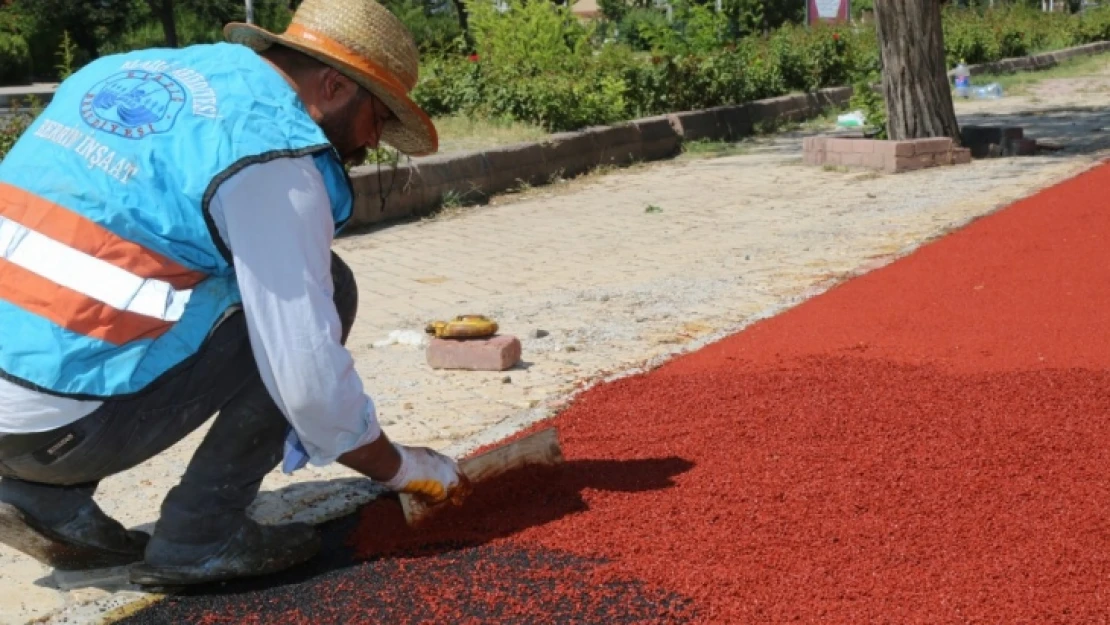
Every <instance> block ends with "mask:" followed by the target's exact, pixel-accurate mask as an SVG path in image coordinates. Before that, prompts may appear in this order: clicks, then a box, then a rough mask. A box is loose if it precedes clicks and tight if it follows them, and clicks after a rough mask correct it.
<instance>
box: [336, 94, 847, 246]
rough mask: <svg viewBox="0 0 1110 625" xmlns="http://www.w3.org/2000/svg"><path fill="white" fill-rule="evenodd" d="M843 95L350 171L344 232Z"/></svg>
mask: <svg viewBox="0 0 1110 625" xmlns="http://www.w3.org/2000/svg"><path fill="white" fill-rule="evenodd" d="M851 97H852V88H851V87H833V88H829V89H822V90H820V91H817V92H815V93H804V94H799V95H789V96H782V97H778V98H771V99H768V100H759V101H756V102H747V103H744V104H737V105H732V106H719V107H715V108H711V109H706V110H702V111H685V112H679V113H670V114H667V115H659V116H655V117H645V118H643V119H636V120H632V121H629V122H624V123H620V124H616V125H613V126H596V127H591V128H586V129H584V130H579V131H577V132H563V133H557V134H553V135H550V136H549V137H547V138H545V139H543V140H542V141H538V142H533V143H520V144H515V145H507V146H502V147H496V148H490V149H488V150H481V151H477V152H466V153H462V154H453V155H444V156H432V157H427V158H418V159H413V160H412V161H411V162H410V163H409V164H405V165H398V166H397V167H396V168H394V167H392V166H387V165H383V166H382V167H381V168H380V169H379V168H378V167H377V166H372V165H371V166H361V167H356V168H354V169H353V170H352V171H351V180H352V182H353V184H354V187H355V209H354V216H353V217H352V219H351V226H352V227H358V226H366V225H371V224H376V223H382V222H387V221H392V220H395V219H403V218H407V217H419V216H422V215H426V214H428V213H429V212H431V211H432V210H434V209H435V208H437V207H438V206H440V205H441V204H442V203H443V201H444V200H445V199H446V198H449V197H454V198H459V199H463V200H479V199H482V198H485V197H489V196H491V195H493V194H495V193H499V192H502V191H506V190H509V189H514V188H519V187H521V186H524V185H531V186H535V185H541V184H547V183H549V182H550V181H552V180H553V179H555V178H559V177H564V176H576V175H579V174H582V173H585V172H587V171H589V170H591V169H594V168H596V167H600V166H603V165H617V166H621V165H628V164H631V163H635V162H640V161H655V160H661V159H665V158H670V157H672V156H675V155H676V154H678V153H679V152H680V151H681V149H682V144H683V142H686V141H698V140H722V141H735V140H737V139H740V138H743V137H745V136H748V135H751V134H752V132H753V131H754V129H755V127H756V126H757V125H758V124H760V123H770V122H781V121H795V122H797V121H803V120H805V119H809V118H811V117H814V116H816V115H819V114H820V113H821V112H822V111H824V110H825V109H826V108H828V107H829V106H833V105H840V104H845V103H847V102H848V100H849V99H850V98H851Z"/></svg>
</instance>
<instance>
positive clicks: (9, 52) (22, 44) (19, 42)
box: [0, 32, 31, 85]
mask: <svg viewBox="0 0 1110 625" xmlns="http://www.w3.org/2000/svg"><path fill="white" fill-rule="evenodd" d="M29 82H31V48H30V46H28V45H27V40H26V39H24V38H23V35H18V34H13V33H5V32H0V84H5V85H11V84H26V83H29Z"/></svg>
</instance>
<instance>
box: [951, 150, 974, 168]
mask: <svg viewBox="0 0 1110 625" xmlns="http://www.w3.org/2000/svg"><path fill="white" fill-rule="evenodd" d="M970 162H971V148H955V149H953V150H952V164H954V165H967V164H968V163H970Z"/></svg>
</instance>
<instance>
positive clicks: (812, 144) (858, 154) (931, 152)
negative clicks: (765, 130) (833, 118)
mask: <svg viewBox="0 0 1110 625" xmlns="http://www.w3.org/2000/svg"><path fill="white" fill-rule="evenodd" d="M803 151H804V158H805V162H806V164H807V165H829V166H834V167H864V168H868V169H877V170H881V171H885V172H887V173H892V174H896V173H902V172H907V171H916V170H918V169H925V168H926V167H938V166H941V165H965V164H967V163H970V162H971V150H968V149H966V148H958V147H955V146H954V145H953V143H952V140H951V139H949V138H933V139H914V140H910V141H883V140H878V139H863V138H858V139H857V138H837V137H808V138H806V139H805V141H804V144H803Z"/></svg>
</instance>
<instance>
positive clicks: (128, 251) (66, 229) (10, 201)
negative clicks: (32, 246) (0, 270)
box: [0, 183, 206, 290]
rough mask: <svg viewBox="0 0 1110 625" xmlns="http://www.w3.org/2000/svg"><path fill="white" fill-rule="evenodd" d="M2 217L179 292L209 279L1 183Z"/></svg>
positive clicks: (63, 208)
mask: <svg viewBox="0 0 1110 625" xmlns="http://www.w3.org/2000/svg"><path fill="white" fill-rule="evenodd" d="M0 215H2V216H4V217H7V218H8V219H11V220H12V221H14V222H17V223H19V224H21V225H23V226H25V227H27V228H30V229H31V230H34V231H36V232H39V233H41V234H43V235H45V236H47V237H49V238H51V239H54V240H55V241H57V242H59V243H62V244H64V245H67V246H69V247H72V248H73V249H76V250H80V251H81V252H84V253H85V254H88V255H89V256H94V257H96V258H99V259H101V260H103V261H105V262H109V263H111V264H113V265H115V266H116V267H119V268H120V269H123V270H125V271H128V272H130V273H133V274H135V275H137V276H140V277H143V278H153V279H156V280H161V281H163V282H168V283H169V284H170V285H171V286H173V288H175V289H178V290H185V289H191V288H192V287H194V286H196V285H197V284H198V283H200V281H202V280H204V278H205V277H206V276H205V274H204V273H202V272H199V271H192V270H190V269H187V268H186V267H183V266H181V265H180V264H178V263H176V262H174V261H172V260H170V259H168V258H166V257H165V256H162V255H161V254H158V253H156V252H153V251H151V250H148V249H146V248H145V247H143V246H141V245H139V244H138V243H133V242H131V241H128V240H126V239H124V238H123V237H121V236H119V235H117V234H115V233H113V232H112V231H110V230H108V229H107V228H105V227H104V226H101V225H99V224H97V223H96V222H94V221H92V220H90V219H88V218H86V217H82V216H81V215H78V214H77V213H75V212H73V211H71V210H69V209H68V208H65V207H63V206H59V205H58V204H55V203H53V202H51V201H49V200H46V199H43V198H41V197H39V196H37V195H35V194H33V193H29V192H27V191H24V190H23V189H20V188H19V187H14V186H12V185H10V184H4V183H0Z"/></svg>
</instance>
